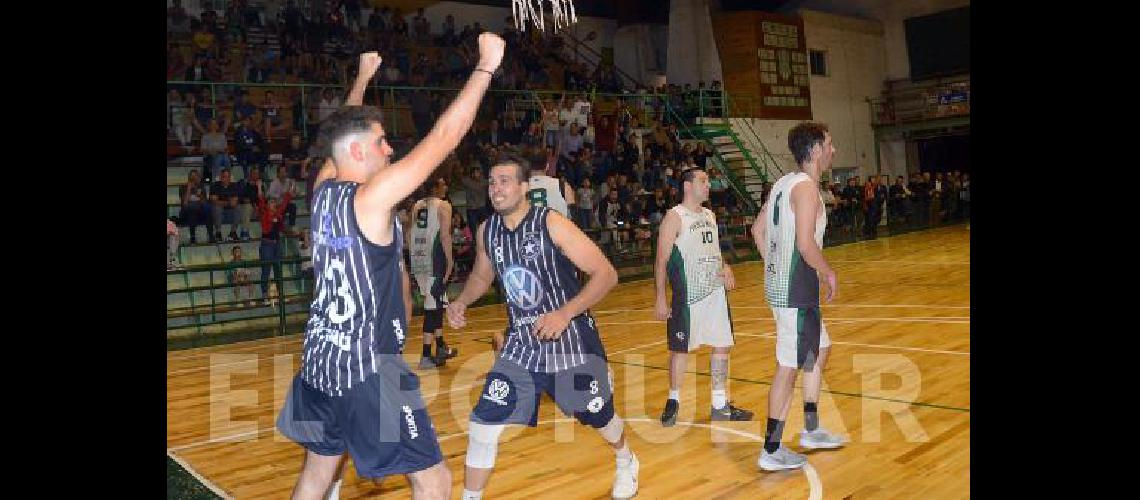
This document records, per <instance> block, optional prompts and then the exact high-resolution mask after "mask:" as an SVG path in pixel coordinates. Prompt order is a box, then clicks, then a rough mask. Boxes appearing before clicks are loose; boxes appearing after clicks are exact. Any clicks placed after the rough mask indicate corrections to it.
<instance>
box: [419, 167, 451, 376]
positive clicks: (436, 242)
mask: <svg viewBox="0 0 1140 500" xmlns="http://www.w3.org/2000/svg"><path fill="white" fill-rule="evenodd" d="M445 196H447V181H445V180H443V178H442V177H439V178H437V179H436V180H435V183H433V184H432V187H431V191H430V192H429V193H428V196H427V197H426V198H424V199H422V200H419V201H417V202H416V204H415V205H413V206H412V217H413V219H412V224H411V226H412V230H411V233H412V234H411V242H410V243H411V244H410V247H411V251H412V252H411V253H412V274H413V275H415V277H416V284H417V285H419V287H420V294H422V295H423V297H424V347H423V353H422V354H421V355H420V364H419V369H421V370H423V369H427V368H436V367H440V366H443V365H444V363H446V362H447V360H448V358H454V357H455V356H456V355H457V354H459V351H458V350H456V349H455V348H450V347H447V344H446V343H444V341H443V309H444V308H446V307H447V279H448V277H450V276H451V272H452V271H453V270H454V269H455V259H454V258H453V257H452V251H453V250H452V246H451V203H448V202H447V200H444V199H443V197H445ZM433 336H434V337H435V343H436V348H435V349H436V350H435V356H434V357H433V356H432V355H431V341H432V337H433Z"/></svg>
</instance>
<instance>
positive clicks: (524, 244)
mask: <svg viewBox="0 0 1140 500" xmlns="http://www.w3.org/2000/svg"><path fill="white" fill-rule="evenodd" d="M551 212H552V209H550V208H548V207H539V206H533V205H532V206H531V207H530V210H529V211H527V214H526V216H524V217H523V219H522V221H521V222H520V223H519V225H518V227H516V228H515V229H514V230H513V231H512V230H510V229H508V228H507V226H506V225H505V224H504V223H503V217H502V215H500V214H497V213H496V214H494V215H492V216H491V217H490V218H489V219H487V222H486V225H485V227H484V235H483V237H484V241H483V243H484V248H486V249H487V256H488V258H490V259H491V265H492V267H493V268H494V269H495V274H496V275H498V277H499V280H500V281H501V282H502V284H503V289H504V291H505V292H506V294H507V312H508V315H509V321H510V332H509V336H508V338H507V340H506V344H505V345H504V346H503V350H502V352H501V354H500V355H501V356H502V357H504V358H507V359H508V360H510V361H513V362H515V363H518V365H519V366H521V367H523V368H524V369H526V370H529V371H531V372H539V373H552V372H557V371H561V370H565V369H567V368H571V367H575V366H579V365H581V364H584V363H585V362H586V359H587V357H588V356H589V355H594V356H601V357H602V358H605V350H604V348H603V346H602V342H601V339H600V338H599V336H598V330H597V328H596V326H595V324H594V318H593V317H592V316H591V315H590V313H589V312H586V313H583V314H580V315H578V316H576V317H575V318H573V319H572V320H571V321H570V324H569V326H568V327H567V329H566V331H564V332H563V333H562V336H561V337H560V338H559V339H558V340H539V339H538V338H536V337H535V336H534V332H533V330H534V328H533V325H534V322H535V320H537V319H538V317H539V316H540V315H542V314H544V313H548V312H551V311H554V310H557V309H558V308H560V307H562V305H564V304H566V303H567V302H569V301H570V300H571V299H573V298H574V296H575V295H577V294H578V291H579V290H580V289H581V288H582V284H581V282H579V281H578V277H577V274H576V271H577V267H575V266H574V263H573V262H571V261H570V259H569V258H567V257H566V255H564V254H563V253H562V251H561V250H559V249H558V247H557V246H555V245H554V241H553V240H551V238H550V231H549V229H548V228H547V224H546V223H547V218H548V217H550V216H551V215H550V213H551Z"/></svg>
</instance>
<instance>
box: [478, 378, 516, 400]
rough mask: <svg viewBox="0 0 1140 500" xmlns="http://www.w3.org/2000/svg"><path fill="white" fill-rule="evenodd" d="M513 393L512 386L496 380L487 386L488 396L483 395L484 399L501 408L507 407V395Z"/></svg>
mask: <svg viewBox="0 0 1140 500" xmlns="http://www.w3.org/2000/svg"><path fill="white" fill-rule="evenodd" d="M510 393H511V386H510V384H507V382H506V381H504V380H500V379H494V380H492V381H491V383H490V384H488V385H487V394H484V395H483V399H486V400H487V401H490V402H492V403H495V404H498V405H500V406H507V401H506V399H507V395H508V394H510Z"/></svg>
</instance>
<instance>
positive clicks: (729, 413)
mask: <svg viewBox="0 0 1140 500" xmlns="http://www.w3.org/2000/svg"><path fill="white" fill-rule="evenodd" d="M712 419H713V420H731V421H734V422H742V421H748V420H752V412H750V411H748V410H745V409H743V408H737V407H735V406H732V403H728V404H726V405H724V408H720V409H717V408H713V409H712Z"/></svg>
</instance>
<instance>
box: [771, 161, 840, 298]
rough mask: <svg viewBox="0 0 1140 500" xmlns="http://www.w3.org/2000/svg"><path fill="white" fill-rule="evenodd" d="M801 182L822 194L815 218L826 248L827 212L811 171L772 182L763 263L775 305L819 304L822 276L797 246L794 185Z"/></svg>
mask: <svg viewBox="0 0 1140 500" xmlns="http://www.w3.org/2000/svg"><path fill="white" fill-rule="evenodd" d="M801 182H808V183H811V184H813V186H812V187H813V188H814V189H815V191H816V195H817V196H819V197H820V200H819V203H820V209H819V212H817V214H816V219H815V243H816V244H817V245H819V247H820V248H823V233H824V231H825V230H826V229H827V212H826V210H824V209H823V197H822V195H820V194H819V189H818V188H817V187H816V186H814V184H815V183H814V182H813V181H812V180H811V177H810V176H808V174H806V173H803V172H793V173H790V174H786V175H784V176H783V177H781V178H780V180H778V181H776V184H775V185H773V186H772V192H771V193H770V194H769V195H768V200H769V201H768V204H769V206H768V215H767V220H766V221H765V222H766V223H767V241H766V242H765V244H766V245H768V262H767V263H765V265H764V293H765V296H766V297H767V299H768V303H769V304H771V305H772V307H813V306H818V305H819V277H818V276H816V273H815V270H814V269H812V268H811V267H810V266H808V264H807V262H805V261H804V258H803V256H802V255H800V252H799V249H798V248H796V214H795V213H794V212H792V188H794V187H795V186H796V185H798V184H799V183H801Z"/></svg>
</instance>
